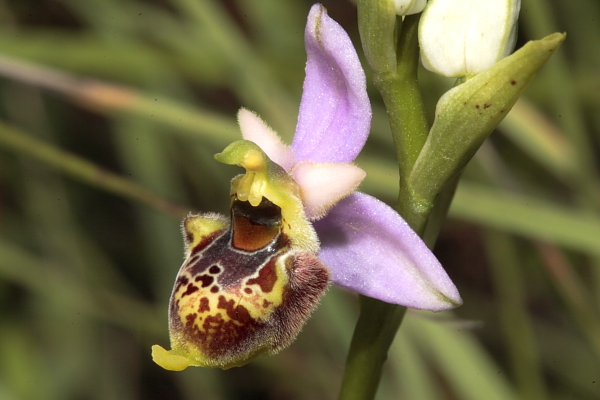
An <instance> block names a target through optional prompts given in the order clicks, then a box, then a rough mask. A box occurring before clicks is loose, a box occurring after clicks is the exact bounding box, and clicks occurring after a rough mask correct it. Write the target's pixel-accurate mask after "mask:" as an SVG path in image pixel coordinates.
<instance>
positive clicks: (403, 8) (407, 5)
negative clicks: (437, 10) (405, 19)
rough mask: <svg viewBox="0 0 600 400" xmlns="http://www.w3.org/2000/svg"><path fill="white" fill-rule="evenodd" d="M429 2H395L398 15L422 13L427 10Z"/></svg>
mask: <svg viewBox="0 0 600 400" xmlns="http://www.w3.org/2000/svg"><path fill="white" fill-rule="evenodd" d="M425 4H427V0H394V6H395V7H396V14H398V15H411V14H416V13H420V12H421V11H423V9H424V8H425Z"/></svg>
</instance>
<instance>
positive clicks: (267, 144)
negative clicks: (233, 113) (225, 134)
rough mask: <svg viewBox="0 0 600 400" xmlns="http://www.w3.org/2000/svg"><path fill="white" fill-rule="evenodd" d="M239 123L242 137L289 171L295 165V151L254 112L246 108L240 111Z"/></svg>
mask: <svg viewBox="0 0 600 400" xmlns="http://www.w3.org/2000/svg"><path fill="white" fill-rule="evenodd" d="M238 123H239V124H240V130H241V131H242V137H243V138H244V139H246V140H250V141H251V142H254V143H256V144H257V145H258V147H260V148H261V149H262V151H264V152H265V154H266V155H267V156H268V157H269V158H270V159H271V161H273V162H275V163H276V164H279V165H280V166H282V167H283V168H284V169H285V170H286V171H289V170H290V168H292V165H294V151H293V150H292V148H291V147H289V146H286V145H285V144H283V142H282V141H281V138H280V137H279V136H277V134H276V133H275V132H274V131H273V130H272V129H271V128H269V126H268V125H267V124H265V123H264V121H263V120H262V119H260V117H259V116H258V115H256V114H254V113H253V112H252V111H249V110H246V109H245V108H242V109H240V111H238Z"/></svg>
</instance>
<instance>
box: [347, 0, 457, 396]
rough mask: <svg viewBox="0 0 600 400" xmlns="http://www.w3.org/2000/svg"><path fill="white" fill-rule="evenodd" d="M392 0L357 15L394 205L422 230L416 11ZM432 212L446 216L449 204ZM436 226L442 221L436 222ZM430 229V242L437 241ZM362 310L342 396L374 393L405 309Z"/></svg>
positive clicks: (379, 306) (423, 130)
mask: <svg viewBox="0 0 600 400" xmlns="http://www.w3.org/2000/svg"><path fill="white" fill-rule="evenodd" d="M390 7H392V8H393V5H392V4H391V2H386V1H370V0H360V1H359V2H358V19H359V22H358V23H359V29H360V35H361V41H362V43H363V48H364V51H365V55H366V57H367V60H368V62H369V65H370V67H371V69H372V71H373V81H374V83H375V86H376V87H377V89H378V90H379V92H380V93H381V96H382V98H383V101H384V103H385V106H386V109H387V112H388V117H389V120H390V126H391V130H392V135H393V137H394V143H395V146H396V154H397V157H398V166H399V171H400V193H399V199H398V206H397V207H396V210H397V211H398V212H399V213H400V215H402V216H403V217H404V218H405V219H406V221H407V222H408V223H409V224H410V226H411V227H412V228H413V229H414V230H415V231H416V232H417V233H419V234H420V235H423V233H424V232H425V228H426V224H427V217H428V215H422V214H418V213H416V212H415V210H416V209H417V207H415V206H414V204H413V201H412V199H411V197H410V193H409V191H408V190H407V187H406V185H405V180H406V178H407V177H408V175H409V173H410V171H411V169H412V167H413V165H414V163H415V161H416V159H417V157H418V155H419V153H420V151H421V148H422V147H423V144H424V143H425V140H426V139H427V133H428V126H427V120H426V117H425V111H424V107H423V101H422V98H421V92H420V90H419V87H418V85H417V68H418V62H419V49H418V42H417V28H418V22H419V15H413V16H408V17H406V18H405V19H404V21H401V19H400V18H396V16H395V12H394V10H393V9H390ZM441 210H443V212H440V213H438V214H436V219H437V218H439V219H440V221H442V220H443V219H444V218H445V215H446V211H447V207H441ZM435 225H436V226H439V225H441V223H439V224H435ZM435 236H437V234H434V235H432V238H431V239H432V243H433V242H435ZM360 306H361V308H360V315H359V318H358V321H357V323H356V328H355V330H354V336H353V338H352V343H351V344H350V350H349V352H348V359H347V361H346V370H345V372H344V378H343V380H342V387H341V390H340V395H339V399H340V400H368V399H373V398H374V397H375V394H376V392H377V387H378V386H379V381H380V379H381V371H382V368H383V364H384V363H385V361H386V359H387V354H388V351H389V348H390V346H391V344H392V341H393V339H394V336H395V335H396V332H397V331H398V329H399V327H400V324H401V323H402V319H403V317H404V314H405V312H406V307H402V306H398V305H395V304H388V303H385V302H382V301H379V300H376V299H372V298H369V297H365V296H360Z"/></svg>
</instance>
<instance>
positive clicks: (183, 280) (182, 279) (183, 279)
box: [173, 275, 189, 293]
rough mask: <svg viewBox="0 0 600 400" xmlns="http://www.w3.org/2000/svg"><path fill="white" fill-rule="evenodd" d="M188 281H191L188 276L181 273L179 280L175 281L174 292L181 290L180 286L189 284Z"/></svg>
mask: <svg viewBox="0 0 600 400" xmlns="http://www.w3.org/2000/svg"><path fill="white" fill-rule="evenodd" d="M188 282H189V280H188V278H187V276H185V275H180V276H179V277H178V278H177V281H176V282H175V289H173V293H177V292H178V291H179V288H180V287H182V286H185V285H187V284H188Z"/></svg>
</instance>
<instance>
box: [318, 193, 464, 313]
mask: <svg viewBox="0 0 600 400" xmlns="http://www.w3.org/2000/svg"><path fill="white" fill-rule="evenodd" d="M314 225H315V228H316V230H317V233H318V235H319V239H320V240H321V253H320V254H319V257H320V258H321V259H322V260H323V261H324V262H325V264H327V265H328V266H329V268H330V269H331V271H332V274H333V282H334V283H336V284H338V285H340V286H343V287H346V288H348V289H351V290H354V291H356V292H358V293H361V294H364V295H365V296H369V297H373V298H376V299H379V300H383V301H385V302H388V303H395V304H401V305H403V306H406V307H411V308H418V309H425V310H431V311H442V310H448V309H451V308H454V307H457V306H459V305H460V304H462V299H461V298H460V295H459V294H458V290H457V289H456V287H455V286H454V284H453V283H452V281H451V280H450V278H449V277H448V275H447V274H446V271H444V268H443V267H442V266H441V264H440V263H439V261H438V260H437V259H436V258H435V256H434V255H433V253H432V252H431V251H430V250H429V249H428V248H427V246H426V245H425V243H424V242H423V241H422V240H421V239H420V238H419V237H418V236H417V234H416V233H415V232H414V231H413V230H412V229H411V228H410V227H409V226H408V224H407V223H406V222H405V221H404V220H403V219H402V218H401V217H400V216H399V215H398V214H397V213H396V212H395V211H394V210H393V209H392V208H390V207H389V206H387V205H386V204H384V203H382V202H381V201H379V200H377V199H375V198H374V197H371V196H368V195H366V194H364V193H360V192H356V193H354V194H352V195H350V196H348V197H346V198H345V199H343V200H342V201H340V203H339V204H337V205H336V206H335V207H333V208H332V209H331V211H330V212H329V214H327V216H326V217H325V218H323V219H322V220H320V221H317V222H315V224H314Z"/></svg>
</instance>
